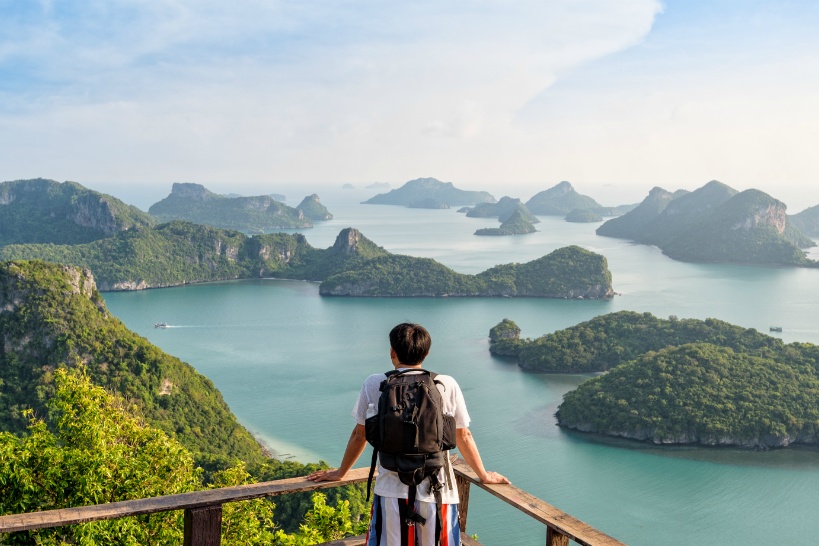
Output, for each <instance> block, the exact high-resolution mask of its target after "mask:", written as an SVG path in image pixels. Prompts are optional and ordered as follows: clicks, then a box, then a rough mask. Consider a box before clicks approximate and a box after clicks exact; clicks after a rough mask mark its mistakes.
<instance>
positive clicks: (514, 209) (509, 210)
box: [466, 197, 540, 224]
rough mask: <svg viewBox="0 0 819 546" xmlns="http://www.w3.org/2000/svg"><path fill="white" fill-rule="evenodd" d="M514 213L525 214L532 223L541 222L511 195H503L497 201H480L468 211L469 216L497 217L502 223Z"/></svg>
mask: <svg viewBox="0 0 819 546" xmlns="http://www.w3.org/2000/svg"><path fill="white" fill-rule="evenodd" d="M513 214H521V215H523V217H524V218H526V220H528V221H529V222H531V223H532V224H537V223H539V222H540V220H538V218H537V216H535V215H534V214H532V213H531V211H530V210H529V209H527V208H526V205H524V204H523V203H521V202H520V199H513V198H511V197H501V198H500V201H498V202H497V203H478V204H477V205H475V206H474V207H472V208H471V209H468V210H467V211H466V216H467V217H469V218H497V219H498V220H500V221H501V223H503V222H506V221H507V220H508V219H509V218H510V217H511V216H512V215H513Z"/></svg>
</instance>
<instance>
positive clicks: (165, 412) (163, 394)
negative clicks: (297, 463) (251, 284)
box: [0, 261, 262, 468]
mask: <svg viewBox="0 0 819 546" xmlns="http://www.w3.org/2000/svg"><path fill="white" fill-rule="evenodd" d="M0 309H2V312H0V333H2V336H3V339H4V343H3V344H0V429H2V430H7V431H11V432H18V433H19V432H22V431H24V430H25V429H26V426H27V425H28V422H27V421H26V420H23V419H21V418H20V415H21V413H20V412H21V410H22V409H25V408H27V407H31V408H33V409H34V410H35V411H36V412H37V413H38V414H39V413H42V412H43V411H44V409H45V407H46V401H47V400H48V399H49V397H50V396H52V393H53V390H54V370H55V369H58V368H60V367H66V366H68V367H76V366H78V365H80V364H82V365H84V366H85V368H86V369H87V372H88V375H89V377H90V378H91V381H93V382H94V383H95V384H97V385H100V386H104V387H105V388H107V389H110V390H112V391H116V392H118V393H119V394H120V395H122V396H123V397H124V398H125V399H127V400H128V401H129V403H131V404H133V405H135V406H137V407H138V408H139V410H140V411H141V412H142V414H143V415H144V416H145V418H146V419H147V420H148V421H149V422H150V423H151V424H152V426H155V427H157V428H160V429H162V430H163V431H165V432H166V433H167V434H169V435H170V436H171V437H174V438H176V439H178V440H179V441H180V442H181V443H182V444H183V445H184V446H185V447H186V448H188V449H189V450H191V451H192V452H193V453H194V454H195V456H196V457H197V460H199V461H200V462H201V463H202V464H207V465H208V466H209V467H210V468H219V467H225V466H228V465H230V464H232V462H233V461H235V460H236V459H242V460H245V461H248V462H253V461H260V460H261V459H262V454H261V450H260V448H259V446H258V444H257V443H256V441H255V440H254V439H253V437H252V436H251V435H250V433H248V432H247V430H245V429H244V427H242V426H241V425H240V424H239V423H238V422H237V421H236V418H235V416H234V415H233V414H232V413H231V412H230V409H229V408H228V407H227V405H226V404H225V402H224V400H223V399H222V396H221V394H220V393H219V391H218V390H216V388H215V387H214V386H213V383H212V382H211V381H210V380H209V379H207V378H206V377H204V376H202V375H201V374H199V373H197V372H196V370H194V369H193V368H192V367H191V366H189V365H188V364H185V363H184V362H182V361H180V360H179V359H177V358H175V357H172V356H170V355H168V354H165V353H164V352H162V351H161V350H159V349H158V348H157V347H154V346H153V345H151V344H150V343H148V341H147V340H145V339H144V338H141V337H139V336H137V335H136V334H134V333H133V332H131V331H130V330H128V329H127V328H126V327H125V326H124V325H123V324H122V322H120V321H119V320H118V319H116V318H114V317H112V316H111V315H110V314H109V313H108V311H107V309H106V308H105V303H104V302H103V300H102V298H101V297H100V295H99V293H98V292H97V291H96V289H95V287H94V284H93V279H92V278H91V277H90V274H89V273H88V271H81V270H78V269H75V268H71V267H67V266H58V265H54V264H49V263H46V262H39V261H33V262H5V263H0Z"/></svg>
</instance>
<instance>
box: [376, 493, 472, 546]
mask: <svg viewBox="0 0 819 546" xmlns="http://www.w3.org/2000/svg"><path fill="white" fill-rule="evenodd" d="M374 497H375V498H374V499H373V506H372V511H371V513H370V527H369V529H368V530H367V540H366V542H365V543H364V544H365V546H435V536H436V533H441V529H440V528H439V527H438V526H437V525H436V520H437V516H438V514H437V510H436V507H435V503H434V502H421V501H415V511H416V512H417V513H418V514H419V515H420V516H422V517H424V518H426V520H427V522H426V524H424V525H421V524H420V523H416V524H414V525H404V524H403V523H402V522H401V516H400V515H399V507H398V503H399V502H403V503H405V504H406V502H407V499H394V498H391V497H380V496H378V495H374ZM441 516H442V519H443V522H442V523H443V527H444V529H443V533H442V537H441V546H461V525H460V523H458V505H457V504H444V505H443V506H442V507H441Z"/></svg>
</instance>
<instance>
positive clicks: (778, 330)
mask: <svg viewBox="0 0 819 546" xmlns="http://www.w3.org/2000/svg"><path fill="white" fill-rule="evenodd" d="M769 330H770V331H771V332H781V331H782V327H781V326H771V327H770V328H769Z"/></svg>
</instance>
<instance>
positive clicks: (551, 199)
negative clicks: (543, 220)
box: [526, 180, 604, 216]
mask: <svg viewBox="0 0 819 546" xmlns="http://www.w3.org/2000/svg"><path fill="white" fill-rule="evenodd" d="M526 207H527V208H528V209H529V210H531V211H532V212H533V213H535V214H540V215H543V216H566V214H568V213H569V212H571V211H573V210H574V209H581V210H599V209H603V208H604V207H603V206H602V205H601V204H600V203H598V202H597V201H595V200H594V199H592V198H591V197H588V196H586V195H581V194H579V193H577V191H575V189H574V187H572V185H571V184H570V183H569V182H567V181H565V180H564V181H563V182H561V183H559V184H557V185H556V186H554V187H552V188H549V189H548V190H544V191H542V192H540V193H537V194H535V195H534V196H532V198H531V199H529V200H528V201H527V202H526Z"/></svg>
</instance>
